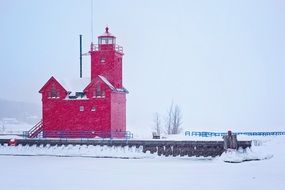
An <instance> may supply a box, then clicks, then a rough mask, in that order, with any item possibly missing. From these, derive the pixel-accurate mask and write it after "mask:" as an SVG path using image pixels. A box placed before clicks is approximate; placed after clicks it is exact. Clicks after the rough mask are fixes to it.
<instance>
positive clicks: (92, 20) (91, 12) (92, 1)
mask: <svg viewBox="0 0 285 190" xmlns="http://www.w3.org/2000/svg"><path fill="white" fill-rule="evenodd" d="M91 43H93V0H91Z"/></svg>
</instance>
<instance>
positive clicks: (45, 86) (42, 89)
mask: <svg viewBox="0 0 285 190" xmlns="http://www.w3.org/2000/svg"><path fill="white" fill-rule="evenodd" d="M52 82H54V83H56V84H57V85H59V86H60V87H61V88H62V89H64V90H65V91H66V89H65V88H64V87H63V86H62V85H61V84H60V83H59V82H58V81H57V80H56V79H55V78H54V77H53V76H52V77H51V78H50V79H49V80H48V81H47V82H46V83H45V85H44V86H43V87H42V88H41V89H40V90H39V93H43V91H45V89H46V88H47V86H48V85H49V84H50V83H52ZM66 92H67V91H66Z"/></svg>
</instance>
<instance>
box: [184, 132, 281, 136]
mask: <svg viewBox="0 0 285 190" xmlns="http://www.w3.org/2000/svg"><path fill="white" fill-rule="evenodd" d="M226 134H227V133H226V132H207V131H185V136H198V137H221V136H224V135H226ZM233 134H235V135H247V136H280V135H285V131H273V132H233Z"/></svg>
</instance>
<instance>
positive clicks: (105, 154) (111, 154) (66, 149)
mask: <svg viewBox="0 0 285 190" xmlns="http://www.w3.org/2000/svg"><path fill="white" fill-rule="evenodd" d="M0 155H19V156H61V157H97V158H125V159H127V158H131V159H138V158H153V157H155V156H156V155H154V154H150V153H148V152H147V153H143V152H142V147H139V148H136V147H109V146H93V145H88V146H87V145H81V146H80V145H75V146H74V145H68V146H64V145H63V146H50V145H47V146H43V145H41V146H36V145H33V146H22V145H18V146H8V145H7V144H5V145H0Z"/></svg>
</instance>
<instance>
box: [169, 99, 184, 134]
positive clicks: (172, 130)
mask: <svg viewBox="0 0 285 190" xmlns="http://www.w3.org/2000/svg"><path fill="white" fill-rule="evenodd" d="M173 107H174V104H173V102H172V103H171V105H170V108H169V110H168V112H167V117H166V125H165V128H166V132H167V134H168V135H170V134H178V133H180V132H181V130H182V128H181V125H182V111H181V109H180V107H179V106H178V105H175V107H174V108H173Z"/></svg>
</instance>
